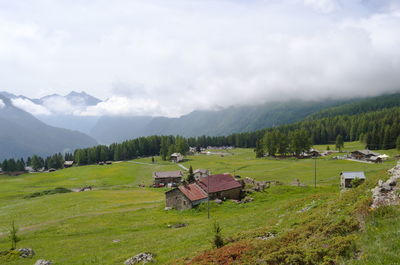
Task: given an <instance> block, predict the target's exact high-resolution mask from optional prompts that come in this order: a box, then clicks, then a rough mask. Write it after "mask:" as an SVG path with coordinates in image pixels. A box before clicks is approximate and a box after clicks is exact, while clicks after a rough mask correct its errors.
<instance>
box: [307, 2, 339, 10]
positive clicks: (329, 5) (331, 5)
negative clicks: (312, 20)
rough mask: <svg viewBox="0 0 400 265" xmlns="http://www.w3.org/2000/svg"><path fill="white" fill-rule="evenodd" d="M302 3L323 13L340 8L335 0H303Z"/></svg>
mask: <svg viewBox="0 0 400 265" xmlns="http://www.w3.org/2000/svg"><path fill="white" fill-rule="evenodd" d="M304 4H305V5H306V6H310V7H312V8H314V9H315V10H318V11H320V12H323V13H331V12H334V11H337V10H338V9H339V8H340V5H339V2H338V1H336V0H304Z"/></svg>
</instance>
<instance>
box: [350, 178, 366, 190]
mask: <svg viewBox="0 0 400 265" xmlns="http://www.w3.org/2000/svg"><path fill="white" fill-rule="evenodd" d="M363 182H364V180H363V179H359V178H355V179H353V180H352V181H351V187H352V188H357V187H358V186H360V185H361V184H362V183H363Z"/></svg>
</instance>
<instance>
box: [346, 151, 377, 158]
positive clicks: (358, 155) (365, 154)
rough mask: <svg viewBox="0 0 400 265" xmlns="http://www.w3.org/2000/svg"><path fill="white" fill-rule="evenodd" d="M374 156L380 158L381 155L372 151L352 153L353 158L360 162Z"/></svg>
mask: <svg viewBox="0 0 400 265" xmlns="http://www.w3.org/2000/svg"><path fill="white" fill-rule="evenodd" d="M373 156H379V154H378V153H375V152H372V151H371V150H356V151H353V152H351V157H352V158H354V159H358V160H367V159H369V158H371V157H373Z"/></svg>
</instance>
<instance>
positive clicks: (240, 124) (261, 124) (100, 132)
mask: <svg viewBox="0 0 400 265" xmlns="http://www.w3.org/2000/svg"><path fill="white" fill-rule="evenodd" d="M353 101H357V100H355V99H353V100H326V101H301V100H297V101H289V102H269V103H266V104H262V105H255V106H238V107H230V108H226V109H221V110H197V111H193V112H191V113H189V114H187V115H184V116H182V117H179V118H167V117H146V116H143V117H102V118H100V119H99V121H98V122H97V124H96V125H95V126H94V128H93V129H92V131H91V134H90V135H91V136H93V137H94V138H95V139H97V140H98V141H99V142H100V143H103V144H110V143H113V142H121V141H124V140H128V139H132V138H136V137H140V136H150V135H170V134H171V135H182V136H185V137H196V136H201V135H208V136H221V135H229V134H233V133H240V132H250V131H255V130H260V129H264V128H269V127H274V126H279V125H282V124H289V123H293V122H297V121H301V120H303V119H304V118H306V117H307V116H309V115H310V114H312V113H315V112H318V111H320V110H323V109H326V108H329V107H332V106H338V105H342V104H345V103H348V102H353Z"/></svg>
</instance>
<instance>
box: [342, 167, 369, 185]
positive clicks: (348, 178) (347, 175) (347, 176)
mask: <svg viewBox="0 0 400 265" xmlns="http://www.w3.org/2000/svg"><path fill="white" fill-rule="evenodd" d="M354 179H360V180H362V181H365V174H364V172H362V171H351V172H342V173H340V187H341V188H343V189H344V188H352V185H351V182H352V181H353V180H354Z"/></svg>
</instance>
